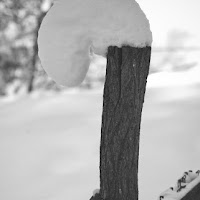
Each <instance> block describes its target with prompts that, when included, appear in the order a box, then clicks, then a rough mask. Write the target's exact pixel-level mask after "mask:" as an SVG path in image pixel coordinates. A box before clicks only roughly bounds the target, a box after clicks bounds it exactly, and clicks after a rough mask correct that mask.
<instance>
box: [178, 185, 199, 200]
mask: <svg viewBox="0 0 200 200" xmlns="http://www.w3.org/2000/svg"><path fill="white" fill-rule="evenodd" d="M181 200H200V183H199V184H198V185H196V186H195V187H194V188H193V189H192V190H191V191H190V192H188V193H187V195H185V196H184V197H183V198H182V199H181Z"/></svg>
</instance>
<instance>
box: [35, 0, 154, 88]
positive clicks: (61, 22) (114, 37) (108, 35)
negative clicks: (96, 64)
mask: <svg viewBox="0 0 200 200" xmlns="http://www.w3.org/2000/svg"><path fill="white" fill-rule="evenodd" d="M151 43H152V33H151V31H150V25H149V21H148V20H147V18H146V16H145V14H144V13H143V11H142V10H141V8H140V7H139V5H138V4H137V3H136V2H135V0H84V1H83V0H58V1H56V2H55V3H54V5H53V6H52V7H51V9H50V10H49V12H48V13H47V15H46V17H45V18H44V20H43V22H42V25H41V28H40V30H39V36H38V45H39V57H40V59H41V63H42V66H43V67H44V69H45V71H46V72H47V73H48V74H49V75H50V76H51V77H52V78H53V79H54V80H55V81H56V82H57V83H59V84H61V85H65V86H76V85H78V84H80V83H81V82H82V81H83V79H84V78H85V75H86V73H87V71H88V68H89V65H90V56H91V55H92V54H93V53H95V54H98V55H102V56H105V55H106V52H107V48H108V46H118V47H121V46H123V45H130V46H134V47H145V46H151Z"/></svg>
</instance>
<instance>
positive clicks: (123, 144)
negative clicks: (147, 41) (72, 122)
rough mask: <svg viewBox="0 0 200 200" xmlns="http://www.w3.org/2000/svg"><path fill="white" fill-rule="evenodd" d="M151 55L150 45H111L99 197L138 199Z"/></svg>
mask: <svg viewBox="0 0 200 200" xmlns="http://www.w3.org/2000/svg"><path fill="white" fill-rule="evenodd" d="M150 56H151V47H144V48H136V47H129V46H123V47H122V48H118V47H109V48H108V54H107V69H106V81H105V86H104V97H103V98H104V100H103V114H102V129H101V146H100V195H99V197H98V195H97V196H96V197H98V198H101V199H104V200H137V199H138V157H139V138H140V123H141V113H142V107H143V102H144V94H145V89H146V81H147V76H148V73H149V64H150Z"/></svg>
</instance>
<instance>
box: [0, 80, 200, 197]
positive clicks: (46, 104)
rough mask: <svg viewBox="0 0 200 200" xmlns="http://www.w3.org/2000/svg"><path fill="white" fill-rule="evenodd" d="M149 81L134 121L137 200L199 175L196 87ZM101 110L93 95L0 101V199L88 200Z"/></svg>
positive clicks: (95, 165)
mask: <svg viewBox="0 0 200 200" xmlns="http://www.w3.org/2000/svg"><path fill="white" fill-rule="evenodd" d="M158 80H159V79H158ZM178 80H179V79H178ZM151 81H152V80H150V79H149V87H148V89H147V93H146V101H145V104H144V110H143V118H142V130H141V143H140V166H139V186H140V188H139V189H140V200H146V199H149V200H153V199H157V197H158V195H159V194H160V193H161V192H162V191H163V190H165V189H166V188H168V187H169V186H173V184H174V182H175V181H176V180H177V178H179V177H180V176H181V175H182V173H183V172H184V171H185V170H189V169H193V170H196V169H199V167H200V164H199V155H200V145H199V143H200V134H199V130H200V124H199V119H200V93H199V90H200V84H198V82H193V83H192V84H178V85H177V84H175V83H174V84H170V86H167V85H165V84H160V86H159V87H157V86H158V84H157V86H156V87H155V85H154V84H152V85H151V83H152V82H151ZM159 81H162V78H161V79H160V80H159ZM153 83H154V82H153ZM101 109H102V93H101V92H87V93H84V92H80V93H66V92H63V93H53V94H40V95H36V94H34V95H32V96H24V97H21V98H19V99H17V100H15V101H10V102H7V101H5V100H0V199H2V200H89V198H90V197H91V195H92V191H93V190H94V189H96V188H98V183H99V179H98V177H99V171H98V162H99V140H100V125H101ZM171 184H172V185H171Z"/></svg>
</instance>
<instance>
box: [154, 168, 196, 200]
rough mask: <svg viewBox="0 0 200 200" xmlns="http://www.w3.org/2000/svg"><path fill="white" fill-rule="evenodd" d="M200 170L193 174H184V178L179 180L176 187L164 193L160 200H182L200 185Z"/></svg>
mask: <svg viewBox="0 0 200 200" xmlns="http://www.w3.org/2000/svg"><path fill="white" fill-rule="evenodd" d="M199 173H200V170H198V171H197V172H193V171H192V170H189V171H188V172H184V173H183V176H182V177H181V178H179V179H178V181H177V183H176V185H175V187H171V188H169V189H167V190H165V191H164V192H162V193H161V194H160V195H159V197H158V200H181V199H182V198H183V197H184V196H185V195H186V194H187V193H188V192H190V191H191V190H192V189H193V188H194V187H195V186H196V185H197V184H198V183H200V176H199Z"/></svg>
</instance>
